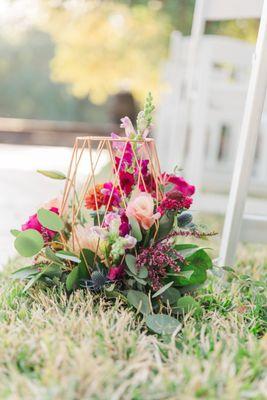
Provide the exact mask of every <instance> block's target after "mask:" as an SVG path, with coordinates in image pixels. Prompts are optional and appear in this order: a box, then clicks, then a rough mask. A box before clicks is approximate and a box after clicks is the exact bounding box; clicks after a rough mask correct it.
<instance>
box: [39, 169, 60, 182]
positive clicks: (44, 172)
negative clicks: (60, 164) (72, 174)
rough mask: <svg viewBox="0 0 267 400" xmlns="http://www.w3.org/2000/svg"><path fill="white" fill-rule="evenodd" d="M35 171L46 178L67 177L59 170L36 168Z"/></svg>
mask: <svg viewBox="0 0 267 400" xmlns="http://www.w3.org/2000/svg"><path fill="white" fill-rule="evenodd" d="M37 172H39V174H41V175H44V176H46V177H48V178H51V179H59V180H64V179H66V178H67V177H66V175H65V174H64V173H63V172H60V171H52V170H44V169H38V170H37Z"/></svg>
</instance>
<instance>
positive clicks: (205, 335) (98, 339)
mask: <svg viewBox="0 0 267 400" xmlns="http://www.w3.org/2000/svg"><path fill="white" fill-rule="evenodd" d="M266 266H267V251H266V250H265V249H264V248H263V247H260V246H256V247H251V246H244V247H243V248H242V249H240V256H239V262H238V264H237V265H236V266H235V274H236V275H235V274H231V273H230V274H229V277H228V282H226V283H225V284H223V285H222V283H221V279H220V278H219V277H212V278H211V279H210V280H209V282H208V284H207V286H206V287H205V288H203V289H202V290H201V291H200V292H198V293H197V297H198V300H199V301H200V302H201V304H202V305H203V310H204V312H203V316H202V318H199V317H198V318H197V317H194V316H192V315H186V316H185V318H184V320H183V328H182V330H181V331H180V332H179V333H178V334H177V336H176V337H172V338H166V337H165V338H162V337H157V336H156V335H151V334H148V332H147V330H146V327H145V325H144V323H143V322H142V319H140V318H138V317H136V315H135V313H134V312H132V311H129V310H126V309H125V308H124V307H123V306H122V305H121V304H120V303H119V302H117V303H116V304H114V305H111V304H108V303H106V302H105V301H103V300H101V299H99V298H97V297H95V298H93V297H92V296H91V295H90V294H84V293H83V292H82V291H78V292H76V293H75V294H74V295H72V296H71V297H70V298H69V299H68V298H67V297H66V295H65V294H64V292H63V291H62V292H59V291H57V292H56V291H49V292H47V293H45V292H43V291H41V290H37V289H33V290H31V291H30V293H29V294H27V295H26V294H23V293H22V288H23V285H22V284H20V283H16V282H13V281H11V280H10V278H9V273H10V271H11V270H12V269H14V263H13V265H12V264H11V265H9V266H8V267H7V268H6V269H5V271H3V272H2V275H1V279H0V292H1V293H0V399H3V400H5V399H12V400H13V399H22V400H23V399H27V400H31V399H35V400H36V399H38V400H40V399H42V400H51V399H52V400H56V399H58V400H62V399H64V400H75V399H77V400H81V399H86V400H87V399H90V400H119V399H123V400H127V399H129V400H157V399H178V398H179V399H185V400H187V399H205V400H206V399H220V400H224V399H226V400H231V399H232V400H238V399H253V400H261V399H266V393H267V374H266V371H267V358H266V354H267V335H266V333H265V332H266V330H265V329H266V296H265V295H266V293H264V287H265V285H266V276H267V267H266Z"/></svg>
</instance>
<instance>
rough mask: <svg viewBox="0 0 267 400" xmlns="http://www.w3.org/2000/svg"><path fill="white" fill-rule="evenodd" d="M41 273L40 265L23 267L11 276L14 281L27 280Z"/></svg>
mask: <svg viewBox="0 0 267 400" xmlns="http://www.w3.org/2000/svg"><path fill="white" fill-rule="evenodd" d="M39 272H40V270H39V267H38V265H30V266H28V267H23V268H20V269H18V270H17V271H15V272H13V273H12V274H11V278H12V279H21V280H23V279H27V278H29V277H30V276H32V275H36V274H38V273H39Z"/></svg>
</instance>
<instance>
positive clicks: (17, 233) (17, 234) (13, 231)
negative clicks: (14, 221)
mask: <svg viewBox="0 0 267 400" xmlns="http://www.w3.org/2000/svg"><path fill="white" fill-rule="evenodd" d="M20 232H21V231H19V230H18V229H11V230H10V233H11V235H13V236H15V237H17V236H19V234H20Z"/></svg>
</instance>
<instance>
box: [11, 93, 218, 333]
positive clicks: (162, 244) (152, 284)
mask: <svg viewBox="0 0 267 400" xmlns="http://www.w3.org/2000/svg"><path fill="white" fill-rule="evenodd" d="M153 111H154V106H153V104H152V97H151V95H149V96H148V98H147V100H146V103H145V107H144V111H142V112H140V113H139V115H138V117H137V122H136V130H135V129H134V127H133V125H132V123H131V121H130V120H129V118H128V117H125V118H122V120H121V121H122V125H121V127H122V128H124V129H125V137H120V136H118V135H116V134H114V133H112V134H111V137H110V138H105V143H108V145H109V146H110V147H109V149H112V151H111V153H110V154H111V156H112V157H111V158H112V174H113V176H114V179H113V180H110V181H107V182H104V183H96V182H95V180H94V179H91V182H93V183H92V185H91V187H89V186H90V185H89V184H88V182H89V181H90V180H88V182H87V185H85V186H84V187H85V190H83V191H82V190H80V193H79V191H78V190H76V189H75V192H74V197H73V199H72V200H70V201H69V203H68V202H67V197H68V192H69V191H70V189H71V188H72V187H73V179H74V178H73V177H72V178H71V177H70V176H68V177H66V176H65V175H64V174H63V173H61V172H57V171H44V170H41V171H39V172H40V173H42V174H43V175H45V176H47V177H50V178H53V179H62V180H66V186H65V192H64V195H63V197H62V198H61V199H55V200H52V201H50V202H48V203H46V204H44V205H43V206H42V207H41V208H40V209H39V210H38V211H37V212H36V213H35V214H34V215H32V216H30V217H29V219H28V221H27V222H25V223H24V224H23V225H22V227H21V230H20V231H19V230H14V229H13V230H12V231H11V232H12V234H13V235H14V236H15V243H14V245H15V248H16V249H17V251H18V252H19V254H20V255H22V256H24V257H31V258H32V262H31V263H30V265H29V266H26V267H24V268H21V269H19V270H18V271H16V272H14V273H13V278H15V279H20V280H22V279H25V280H26V281H27V283H26V285H25V287H24V291H27V290H28V289H29V288H30V287H31V286H32V285H34V284H37V283H38V285H45V286H50V287H51V286H61V285H64V287H65V288H66V291H67V292H68V293H71V292H72V291H73V290H76V289H82V290H89V291H91V292H93V293H98V294H101V295H103V296H105V297H106V298H110V299H112V298H116V297H119V298H120V299H121V300H122V301H123V302H125V304H128V305H130V306H132V307H134V308H135V309H137V311H138V312H140V313H141V314H143V315H144V316H145V318H146V323H147V325H148V327H149V328H150V329H151V330H152V331H154V332H156V333H165V334H168V333H173V332H174V331H175V330H176V329H177V328H178V327H179V321H178V319H177V316H178V315H179V313H183V312H185V311H188V310H193V312H199V311H201V310H200V306H199V305H198V303H197V302H196V301H195V300H194V299H193V297H191V296H190V295H188V293H190V292H191V290H192V289H194V288H196V287H197V286H198V285H201V284H203V283H204V282H205V280H206V279H207V270H208V269H211V268H212V261H211V258H210V256H209V255H208V253H207V252H206V250H205V248H203V247H199V246H198V245H196V244H191V243H190V244H189V243H185V241H184V240H181V239H180V238H184V237H195V238H206V237H207V236H209V235H210V234H211V233H205V232H203V231H201V230H200V229H199V228H198V226H196V225H195V224H194V223H193V221H192V215H191V214H190V213H189V212H188V210H189V208H190V206H191V204H192V201H193V200H192V198H193V195H194V192H195V187H194V186H192V185H190V184H189V183H188V182H186V180H185V179H184V178H182V177H181V176H178V175H177V174H176V173H171V174H169V173H161V172H160V170H159V165H158V163H157V162H155V159H156V160H157V157H156V153H155V148H154V147H153V146H154V142H153V139H151V138H149V137H148V136H149V133H150V130H151V122H152V113H153ZM151 146H152V147H151ZM153 149H154V150H153ZM152 153H153V154H152ZM152 155H153V156H154V158H153V157H152ZM73 176H74V175H73ZM91 178H92V177H91ZM93 178H94V177H93ZM81 192H82V193H81ZM76 198H80V199H81V200H80V202H79V203H77V204H79V206H78V205H77V204H76V203H75V199H76ZM75 204H76V205H75ZM74 215H75V216H76V217H75V218H74V217H73V216H74Z"/></svg>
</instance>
